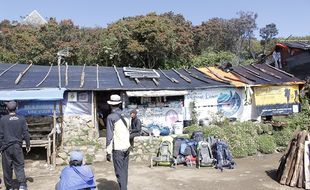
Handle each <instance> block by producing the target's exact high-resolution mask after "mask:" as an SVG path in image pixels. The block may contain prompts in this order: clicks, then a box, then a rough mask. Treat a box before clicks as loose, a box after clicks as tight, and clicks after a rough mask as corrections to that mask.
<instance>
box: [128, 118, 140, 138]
mask: <svg viewBox="0 0 310 190" xmlns="http://www.w3.org/2000/svg"><path fill="white" fill-rule="evenodd" d="M130 133H139V134H140V133H141V121H140V119H138V117H135V118H133V119H131V131H130Z"/></svg>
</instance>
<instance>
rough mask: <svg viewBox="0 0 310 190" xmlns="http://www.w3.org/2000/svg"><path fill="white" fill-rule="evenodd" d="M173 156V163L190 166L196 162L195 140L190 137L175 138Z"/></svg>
mask: <svg viewBox="0 0 310 190" xmlns="http://www.w3.org/2000/svg"><path fill="white" fill-rule="evenodd" d="M173 156H174V159H175V164H186V165H187V166H189V165H190V166H192V165H193V164H194V163H195V162H196V160H195V159H196V156H197V153H196V142H195V141H194V140H192V139H185V138H175V140H174V153H173ZM193 160H195V161H193Z"/></svg>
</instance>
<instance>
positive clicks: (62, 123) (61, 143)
mask: <svg viewBox="0 0 310 190" xmlns="http://www.w3.org/2000/svg"><path fill="white" fill-rule="evenodd" d="M59 116H60V117H61V123H60V126H61V129H62V130H61V142H60V146H61V147H63V145H64V131H65V129H64V127H65V125H64V116H63V113H62V101H61V100H60V101H59Z"/></svg>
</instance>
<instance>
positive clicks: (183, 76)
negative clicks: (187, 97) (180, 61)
mask: <svg viewBox="0 0 310 190" xmlns="http://www.w3.org/2000/svg"><path fill="white" fill-rule="evenodd" d="M172 70H173V71H174V72H175V73H176V74H178V75H179V77H180V78H182V79H183V80H185V81H186V82H188V83H191V82H192V81H191V79H189V78H188V77H187V76H185V75H182V74H181V73H180V72H178V71H177V70H175V69H174V68H172Z"/></svg>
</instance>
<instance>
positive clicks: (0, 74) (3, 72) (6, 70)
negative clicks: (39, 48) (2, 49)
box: [0, 63, 18, 77]
mask: <svg viewBox="0 0 310 190" xmlns="http://www.w3.org/2000/svg"><path fill="white" fill-rule="evenodd" d="M17 64H18V63H15V64H13V65H11V66H10V67H9V68H7V69H5V70H4V71H2V73H0V77H1V76H2V75H4V74H5V73H6V72H8V71H9V70H10V69H11V68H13V67H14V66H15V65H17Z"/></svg>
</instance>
